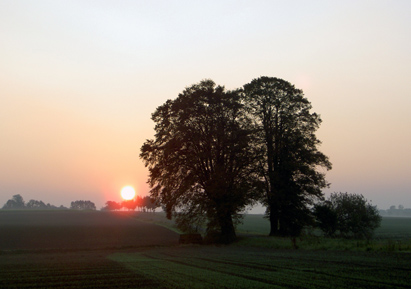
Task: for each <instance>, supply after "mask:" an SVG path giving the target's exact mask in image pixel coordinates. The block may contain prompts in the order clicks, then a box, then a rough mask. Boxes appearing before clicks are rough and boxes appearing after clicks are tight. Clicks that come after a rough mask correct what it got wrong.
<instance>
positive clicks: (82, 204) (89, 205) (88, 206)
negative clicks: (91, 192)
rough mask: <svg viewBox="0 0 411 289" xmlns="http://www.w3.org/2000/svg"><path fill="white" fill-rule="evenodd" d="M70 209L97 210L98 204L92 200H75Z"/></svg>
mask: <svg viewBox="0 0 411 289" xmlns="http://www.w3.org/2000/svg"><path fill="white" fill-rule="evenodd" d="M70 209H72V210H92V211H95V210H96V205H95V204H94V203H93V202H91V201H83V200H80V201H74V202H71V205H70Z"/></svg>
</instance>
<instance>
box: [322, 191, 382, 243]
mask: <svg viewBox="0 0 411 289" xmlns="http://www.w3.org/2000/svg"><path fill="white" fill-rule="evenodd" d="M319 207H327V208H328V210H330V211H331V212H333V214H335V216H336V220H337V222H336V228H335V230H334V232H336V233H339V235H340V236H341V237H343V238H366V239H370V238H371V237H372V235H373V232H374V230H375V229H376V228H378V227H379V226H380V224H381V216H380V215H379V213H378V210H377V207H376V206H372V205H371V203H369V202H368V201H367V200H366V199H365V198H364V196H363V195H358V194H348V193H333V194H331V196H330V197H329V199H328V200H327V201H326V202H324V203H323V204H320V206H319ZM316 217H317V219H318V222H319V223H320V224H325V223H327V222H329V220H328V216H327V215H320V214H316ZM324 228H325V229H326V230H325V233H327V227H321V226H320V229H322V230H323V231H324Z"/></svg>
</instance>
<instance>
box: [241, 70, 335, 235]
mask: <svg viewBox="0 0 411 289" xmlns="http://www.w3.org/2000/svg"><path fill="white" fill-rule="evenodd" d="M243 92H244V103H245V105H246V108H247V110H248V113H249V114H250V115H251V116H252V117H253V121H254V126H255V131H256V135H257V138H256V143H255V144H254V145H256V146H258V147H259V148H260V151H261V152H262V154H261V155H260V160H259V167H258V169H259V175H260V177H261V179H263V180H264V181H265V195H264V197H263V198H262V203H263V204H264V205H265V206H266V208H267V214H268V218H269V220H270V224H271V230H270V235H272V236H273V235H281V236H290V235H291V236H295V235H298V234H299V233H300V231H301V229H302V228H303V226H304V225H306V224H307V223H308V222H309V221H310V215H311V214H310V210H309V207H310V206H311V205H312V204H313V201H314V200H315V199H316V198H320V197H322V191H321V190H322V189H323V188H325V187H327V186H328V184H327V182H326V181H325V174H324V173H323V172H321V171H319V170H318V169H319V167H322V168H325V169H327V170H329V169H331V163H330V162H329V160H328V157H327V156H325V155H324V154H323V153H321V152H320V151H319V150H318V147H319V145H320V143H321V142H320V141H319V140H318V139H317V137H316V136H315V132H316V130H317V129H318V128H319V125H320V123H321V119H320V117H319V115H317V114H316V113H311V112H310V110H311V108H312V107H311V104H310V102H309V101H308V100H307V99H306V98H305V97H304V95H303V92H302V90H300V89H296V88H295V87H294V86H293V85H292V84H290V83H289V82H287V81H284V80H282V79H279V78H272V77H260V78H258V79H254V80H253V81H251V83H248V84H246V85H244V90H243Z"/></svg>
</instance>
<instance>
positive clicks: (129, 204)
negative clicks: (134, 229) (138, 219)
mask: <svg viewBox="0 0 411 289" xmlns="http://www.w3.org/2000/svg"><path fill="white" fill-rule="evenodd" d="M121 206H122V207H123V208H125V209H127V210H129V211H134V210H135V209H136V207H137V203H136V200H135V199H132V200H124V201H123V202H122V203H121Z"/></svg>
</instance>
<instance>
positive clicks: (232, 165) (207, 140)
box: [140, 80, 257, 243]
mask: <svg viewBox="0 0 411 289" xmlns="http://www.w3.org/2000/svg"><path fill="white" fill-rule="evenodd" d="M152 120H153V121H154V122H155V132H156V134H155V139H153V140H147V141H146V142H145V143H144V145H143V146H142V148H141V154H140V157H141V158H142V159H143V160H144V161H145V165H146V166H148V168H149V172H150V179H149V183H150V186H151V191H150V195H151V197H152V198H153V199H154V200H155V201H156V202H157V203H158V204H160V205H161V206H163V207H164V208H165V210H166V213H167V217H168V218H171V217H172V216H174V217H176V218H185V216H191V215H192V213H195V214H196V215H197V216H199V217H202V218H203V220H204V222H205V223H206V224H205V225H206V226H207V228H208V230H209V232H211V231H214V230H217V231H218V234H219V241H221V242H224V243H228V242H231V241H233V240H234V239H235V238H236V233H235V227H234V225H235V222H234V220H235V218H237V217H238V214H239V213H240V212H242V211H243V210H244V209H245V208H246V207H247V206H248V205H250V204H252V203H253V202H254V199H255V198H256V197H255V194H256V193H257V190H256V188H257V186H256V183H257V176H256V174H255V173H254V167H253V166H252V165H253V164H254V162H255V161H256V157H255V150H254V147H253V145H252V144H253V142H252V136H253V135H252V131H251V129H250V127H249V123H250V122H249V120H248V119H247V118H246V115H245V113H244V110H243V104H242V103H241V100H240V96H239V93H238V91H226V90H225V88H224V87H222V86H216V84H215V83H214V82H213V81H212V80H204V81H201V82H200V83H198V84H195V85H192V86H191V87H187V88H186V89H185V90H184V91H183V92H182V93H181V94H179V96H178V98H177V99H175V100H168V101H167V102H166V103H164V104H163V105H162V106H160V107H158V108H157V110H156V111H155V112H154V113H153V115H152Z"/></svg>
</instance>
